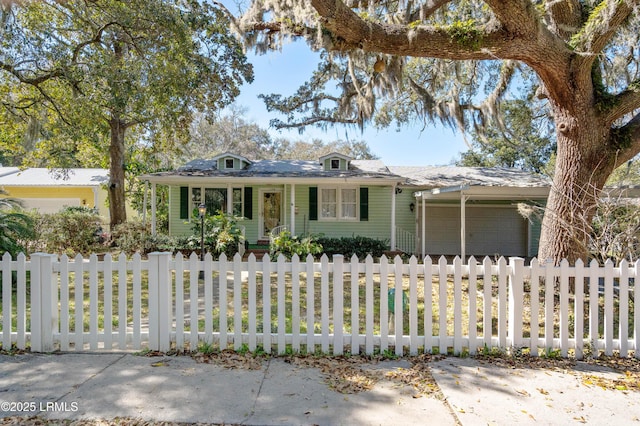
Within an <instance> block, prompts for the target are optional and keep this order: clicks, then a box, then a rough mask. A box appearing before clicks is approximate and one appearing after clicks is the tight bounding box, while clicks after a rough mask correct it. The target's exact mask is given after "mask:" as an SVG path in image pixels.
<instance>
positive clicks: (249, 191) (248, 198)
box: [244, 186, 253, 219]
mask: <svg viewBox="0 0 640 426" xmlns="http://www.w3.org/2000/svg"><path fill="white" fill-rule="evenodd" d="M244 217H246V218H247V219H252V218H253V188H251V187H250V186H245V187H244Z"/></svg>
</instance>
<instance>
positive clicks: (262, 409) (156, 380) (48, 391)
mask: <svg viewBox="0 0 640 426" xmlns="http://www.w3.org/2000/svg"><path fill="white" fill-rule="evenodd" d="M430 365H431V369H432V372H433V376H434V377H435V379H436V380H437V382H438V385H439V386H440V389H441V390H442V393H443V394H444V397H445V398H444V400H442V399H438V398H435V397H425V396H423V397H418V398H416V397H415V396H417V395H416V392H415V390H414V389H413V388H412V387H409V386H406V385H401V384H399V383H398V382H397V381H391V380H382V381H380V382H378V383H377V384H376V385H375V386H374V388H373V389H372V390H370V391H366V392H361V393H357V394H341V393H338V392H336V391H334V390H332V389H330V388H329V387H328V385H327V384H326V379H325V377H324V376H323V374H322V372H321V371H320V370H318V369H317V368H310V367H303V366H299V365H295V363H288V362H286V361H285V359H283V358H272V359H269V360H265V361H264V362H263V364H262V368H261V369H253V370H251V369H228V368H225V367H223V366H220V365H214V364H205V363H198V362H196V361H195V360H194V359H192V358H190V357H186V356H166V357H143V356H135V355H132V354H122V353H107V354H75V353H67V354H61V355H36V354H25V355H17V356H7V355H0V402H1V403H2V404H1V405H0V423H2V417H8V416H19V415H21V416H34V415H38V416H40V417H41V418H48V419H97V418H101V419H112V418H114V417H131V418H135V419H140V420H155V421H163V422H192V423H196V422H198V423H225V424H244V425H282V424H296V425H297V424H309V425H316V424H317V425H325V424H326V425H338V424H348V425H356V424H357V425H368V424H371V425H374V424H375V425H377V424H384V425H410V424H420V425H424V424H432V425H454V424H463V425H487V424H496V425H512V424H534V423H537V424H557V425H564V424H579V423H587V424H613V423H615V424H630V423H632V422H639V424H640V395H639V394H638V393H634V392H622V391H612V390H603V389H600V388H598V387H597V386H587V385H585V384H583V382H582V380H581V377H582V376H581V374H582V373H581V372H580V368H587V369H588V374H599V375H604V376H606V375H619V373H612V372H608V371H600V370H598V371H594V368H593V366H586V365H583V364H578V367H577V368H578V370H577V371H573V370H572V371H567V372H562V371H553V370H536V369H520V368H519V369H512V368H501V367H496V366H495V365H491V364H487V363H483V362H482V361H479V360H475V359H469V358H466V359H460V358H445V359H443V360H441V361H438V362H434V363H433V364H430ZM410 367H411V364H410V363H409V362H408V361H407V360H395V361H382V362H379V363H376V364H370V365H369V364H367V365H365V366H364V368H365V369H380V370H382V371H383V372H394V371H398V369H403V368H404V369H407V368H410ZM612 377H613V376H612ZM11 409H12V410H13V411H11Z"/></svg>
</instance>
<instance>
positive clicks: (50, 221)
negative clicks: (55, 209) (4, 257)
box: [26, 207, 104, 255]
mask: <svg viewBox="0 0 640 426" xmlns="http://www.w3.org/2000/svg"><path fill="white" fill-rule="evenodd" d="M30 216H31V218H32V221H33V229H34V239H33V240H30V241H28V242H27V244H26V245H27V249H28V250H29V251H30V252H35V251H44V252H47V253H65V254H68V255H74V254H76V253H82V254H89V253H91V252H95V251H101V250H104V233H103V230H102V226H101V220H100V216H99V215H98V212H97V211H96V210H93V209H90V208H87V207H65V208H64V209H63V210H62V211H60V212H59V213H54V214H41V213H38V212H31V213H30Z"/></svg>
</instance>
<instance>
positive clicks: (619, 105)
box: [605, 81, 640, 124]
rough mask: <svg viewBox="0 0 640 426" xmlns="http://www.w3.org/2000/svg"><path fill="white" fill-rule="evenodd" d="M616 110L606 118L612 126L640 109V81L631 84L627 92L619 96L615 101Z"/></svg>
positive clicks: (610, 112) (612, 110) (612, 109)
mask: <svg viewBox="0 0 640 426" xmlns="http://www.w3.org/2000/svg"><path fill="white" fill-rule="evenodd" d="M613 104H614V105H615V107H614V108H611V110H610V111H609V112H608V114H607V115H606V116H605V122H606V123H607V124H611V123H613V122H614V121H616V120H617V119H619V118H621V117H624V116H625V115H627V114H630V113H632V112H633V111H635V110H637V109H640V81H636V82H634V83H631V84H630V85H629V87H628V88H627V90H625V91H624V92H621V93H620V94H618V95H617V96H616V97H615V99H614V100H613Z"/></svg>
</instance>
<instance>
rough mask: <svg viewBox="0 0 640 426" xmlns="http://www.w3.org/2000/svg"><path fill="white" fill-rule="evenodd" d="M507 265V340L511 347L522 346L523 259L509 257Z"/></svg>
mask: <svg viewBox="0 0 640 426" xmlns="http://www.w3.org/2000/svg"><path fill="white" fill-rule="evenodd" d="M509 265H510V266H511V268H510V271H509V338H510V339H511V345H512V346H513V347H514V348H516V349H518V348H520V347H521V346H522V307H523V301H524V278H523V275H524V274H523V271H524V259H523V258H521V257H510V258H509ZM532 297H534V296H532Z"/></svg>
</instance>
